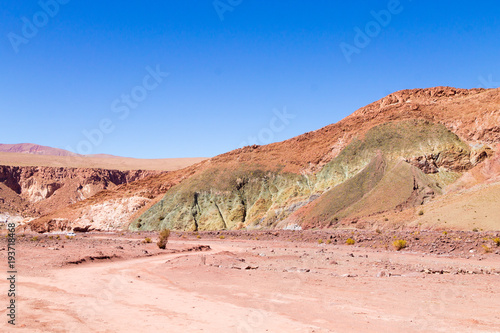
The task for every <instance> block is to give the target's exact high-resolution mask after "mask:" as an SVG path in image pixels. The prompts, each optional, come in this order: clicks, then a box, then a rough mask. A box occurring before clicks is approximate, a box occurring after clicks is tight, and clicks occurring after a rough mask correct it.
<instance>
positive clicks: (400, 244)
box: [392, 239, 407, 251]
mask: <svg viewBox="0 0 500 333" xmlns="http://www.w3.org/2000/svg"><path fill="white" fill-rule="evenodd" d="M406 245H407V242H406V241H405V240H404V239H398V240H395V241H394V242H392V246H394V248H395V249H396V251H399V250H402V249H404V248H405V247H406Z"/></svg>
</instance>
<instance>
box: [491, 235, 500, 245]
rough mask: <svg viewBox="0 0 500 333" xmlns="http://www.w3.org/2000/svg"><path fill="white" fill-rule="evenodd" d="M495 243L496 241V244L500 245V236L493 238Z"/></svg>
mask: <svg viewBox="0 0 500 333" xmlns="http://www.w3.org/2000/svg"><path fill="white" fill-rule="evenodd" d="M493 243H495V245H496V246H500V238H499V237H496V238H493Z"/></svg>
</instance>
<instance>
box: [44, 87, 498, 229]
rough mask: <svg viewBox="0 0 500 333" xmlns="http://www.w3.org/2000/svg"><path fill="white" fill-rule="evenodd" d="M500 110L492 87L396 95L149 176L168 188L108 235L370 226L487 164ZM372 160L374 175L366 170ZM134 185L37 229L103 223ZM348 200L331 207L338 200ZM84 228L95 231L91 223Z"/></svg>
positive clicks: (116, 224)
mask: <svg viewBox="0 0 500 333" xmlns="http://www.w3.org/2000/svg"><path fill="white" fill-rule="evenodd" d="M499 110H500V96H499V90H498V89H490V90H485V89H471V90H466V89H455V88H449V87H436V88H430V89H414V90H404V91H399V92H396V93H394V94H391V95H389V96H387V97H385V98H383V99H381V100H379V101H377V102H374V103H372V104H370V105H368V106H366V107H364V108H361V109H359V110H358V111H356V112H354V113H353V114H352V115H351V116H349V117H347V118H345V119H344V120H342V121H340V122H338V123H336V124H332V125H329V126H326V127H324V128H322V129H319V130H317V131H314V132H309V133H306V134H303V135H301V136H298V137H295V138H293V139H290V140H286V141H283V142H279V143H274V144H270V145H267V146H249V147H244V148H242V149H238V150H235V151H232V152H229V153H226V154H223V155H219V156H216V157H214V158H211V159H209V160H206V161H203V162H201V163H198V164H197V165H195V166H192V167H189V168H187V169H183V170H179V171H178V172H176V173H175V174H172V175H170V177H171V178H169V180H168V181H167V180H166V179H165V178H162V177H163V176H158V177H152V178H154V180H151V181H152V182H154V183H155V184H159V183H161V182H162V181H167V183H166V184H168V185H167V186H166V187H167V188H168V190H166V192H165V195H164V196H162V195H161V194H160V196H159V197H156V198H154V199H151V200H150V201H148V203H147V204H145V205H143V206H142V207H141V208H140V209H136V210H135V212H133V213H130V214H128V215H123V217H122V218H120V219H119V220H117V221H114V227H115V228H119V227H127V226H130V228H131V229H133V230H152V229H158V228H162V227H168V228H174V229H183V230H206V229H211V230H213V229H238V228H249V229H251V228H276V227H285V226H287V225H289V224H291V225H293V224H300V225H302V226H303V227H317V226H321V227H325V226H330V227H332V226H342V225H345V223H347V222H349V221H359V222H357V223H358V225H360V226H361V225H362V222H363V221H364V222H366V223H373V220H372V218H373V216H377V214H378V216H379V217H381V216H382V215H380V214H382V213H383V212H384V211H385V212H390V211H405V210H406V209H409V208H410V207H415V206H416V205H420V204H422V203H424V204H425V203H427V202H428V201H432V200H433V199H434V198H436V197H439V196H440V195H441V193H443V192H446V189H447V187H448V186H449V185H451V184H453V183H454V182H455V181H456V180H457V179H459V178H460V177H461V176H462V175H463V174H464V173H466V172H467V171H468V170H470V169H472V168H473V167H474V166H476V165H480V164H481V163H482V162H483V161H484V160H488V159H489V157H490V156H491V155H492V154H493V152H494V151H495V150H496V144H497V143H498V142H500V126H499V124H500V112H499ZM371 162H372V163H375V165H377V167H376V168H372V169H370V168H371V167H368V166H369V165H370V163H371ZM382 166H383V167H382ZM366 168H368V169H366ZM363 170H365V171H363ZM363 172H364V173H365V174H367V175H366V177H365V176H363ZM368 174H369V175H368ZM353 177H358V178H366V179H367V183H366V182H361V183H360V182H359V181H356V179H357V178H353ZM141 186H142V185H140V186H137V187H136V188H135V189H133V190H132V193H131V194H126V193H125V188H123V187H119V188H118V189H117V190H116V192H114V193H99V194H98V195H97V196H96V197H93V198H90V199H88V200H84V201H82V202H81V203H79V204H78V205H77V207H73V208H71V212H69V211H67V210H66V211H64V212H62V211H61V212H56V213H53V214H51V215H50V216H47V217H45V218H44V220H39V221H35V224H36V225H37V228H38V230H42V229H43V225H44V223H46V222H47V221H49V220H50V219H54V218H59V219H66V220H67V223H66V227H71V226H74V225H75V223H76V220H75V219H74V218H73V217H71V216H76V215H81V214H80V213H82V212H84V211H86V210H87V211H88V209H89V207H90V206H92V207H95V209H94V210H93V212H94V214H97V215H99V214H104V215H105V213H104V211H105V210H106V209H107V208H106V205H107V204H108V203H113V205H116V202H115V201H116V200H117V199H118V198H121V197H127V196H130V195H134V193H140V192H141V191H144V188H142V187H141ZM144 186H146V184H144ZM338 186H340V187H339V188H337V189H335V188H336V187H338ZM342 189H343V190H342ZM134 191H135V192H134ZM354 193H357V194H354ZM384 194H385V195H386V196H391V198H390V200H389V199H387V198H384ZM351 196H352V198H351V199H349V200H347V199H346V200H347V201H345V202H344V203H343V204H338V202H337V201H338V200H339V198H342V199H344V197H346V198H347V197H351ZM113 200H114V201H113ZM96 205H97V206H96ZM99 207H100V208H99ZM321 207H323V208H321ZM331 207H334V208H332V209H330V208H331ZM335 207H337V208H335ZM146 208H149V209H146ZM325 214H326V215H325ZM130 218H133V220H132V223H130V222H131V220H130ZM44 221H45V222H44ZM81 223H83V222H82V221H81V220H79V222H78V224H79V225H81ZM86 223H87V226H86V227H88V228H92V227H93V222H92V221H87V222H86ZM349 223H350V222H349Z"/></svg>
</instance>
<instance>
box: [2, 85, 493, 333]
mask: <svg viewBox="0 0 500 333" xmlns="http://www.w3.org/2000/svg"><path fill="white" fill-rule="evenodd" d="M499 92H500V90H499V89H470V90H467V89H457V88H451V87H435V88H429V89H413V90H403V91H399V92H395V93H393V94H391V95H389V96H387V97H384V98H382V99H381V100H379V101H376V102H374V103H372V104H370V105H367V106H366V107H363V108H361V109H359V110H357V111H356V112H354V113H353V114H352V115H350V116H348V117H346V118H345V119H343V120H342V121H340V122H338V123H335V124H331V125H328V126H326V127H324V128H321V129H318V130H316V131H313V132H309V133H305V134H303V135H300V136H297V137H295V138H291V139H289V140H286V141H283V142H277V143H273V144H269V145H265V146H258V145H252V146H247V147H244V148H241V149H237V150H234V151H231V152H228V153H225V154H222V155H219V156H215V157H213V158H210V159H203V158H200V159H196V158H195V159H165V160H135V159H128V158H119V157H114V156H108V155H100V156H73V155H71V154H68V153H69V152H66V151H63V150H60V149H54V148H50V147H43V146H37V145H31V144H20V145H4V146H3V147H0V148H2V149H3V151H4V152H1V153H0V222H2V224H1V225H0V226H1V227H2V228H0V229H1V230H0V233H1V235H2V244H0V260H1V262H2V265H6V263H7V261H8V256H9V254H8V245H7V238H6V237H4V236H5V235H6V230H5V229H6V228H5V226H6V225H7V224H6V223H5V222H6V221H8V222H11V223H16V226H17V228H16V235H17V241H16V245H15V249H16V256H17V257H16V260H17V270H18V280H17V287H18V297H17V304H18V317H17V321H18V323H19V325H18V326H17V327H16V331H20V332H165V331H168V332H500V314H499V311H498V309H500V292H499V291H500V210H499V207H500V125H499V124H500V95H499ZM167 229H168V230H171V231H172V234H171V236H170V240H169V242H168V244H167V248H166V249H164V250H162V249H160V248H159V247H158V246H157V244H156V241H157V239H158V235H159V233H158V232H159V231H160V230H163V231H164V232H167ZM73 232H76V236H74V234H73ZM5 271H7V268H5ZM0 286H1V287H2V288H4V289H8V281H6V280H2V282H1V283H0ZM0 314H1V315H2V316H4V317H5V314H6V309H5V307H3V308H2V310H0ZM4 324H5V322H2V325H4ZM2 329H4V330H7V331H8V328H7V327H6V326H5V327H2ZM2 329H0V331H2Z"/></svg>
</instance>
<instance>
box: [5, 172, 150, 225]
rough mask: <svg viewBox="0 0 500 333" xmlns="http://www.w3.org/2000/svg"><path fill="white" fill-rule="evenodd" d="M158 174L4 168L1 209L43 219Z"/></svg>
mask: <svg viewBox="0 0 500 333" xmlns="http://www.w3.org/2000/svg"><path fill="white" fill-rule="evenodd" d="M155 174H158V172H155V171H140V170H135V171H118V170H104V169H78V168H53V167H22V166H19V167H16V166H2V165H0V184H1V186H0V198H1V199H2V200H0V210H1V211H14V212H17V213H20V214H24V215H29V216H39V215H42V214H47V213H49V212H51V211H54V210H56V209H60V208H62V207H65V206H67V205H70V204H73V203H75V202H78V201H81V200H84V199H87V198H89V197H91V196H93V195H94V194H96V193H98V192H100V191H102V190H105V189H112V188H114V187H116V186H118V185H121V184H126V183H130V182H133V181H136V180H139V179H142V178H145V177H147V176H151V175H155ZM2 201H3V202H2Z"/></svg>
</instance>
